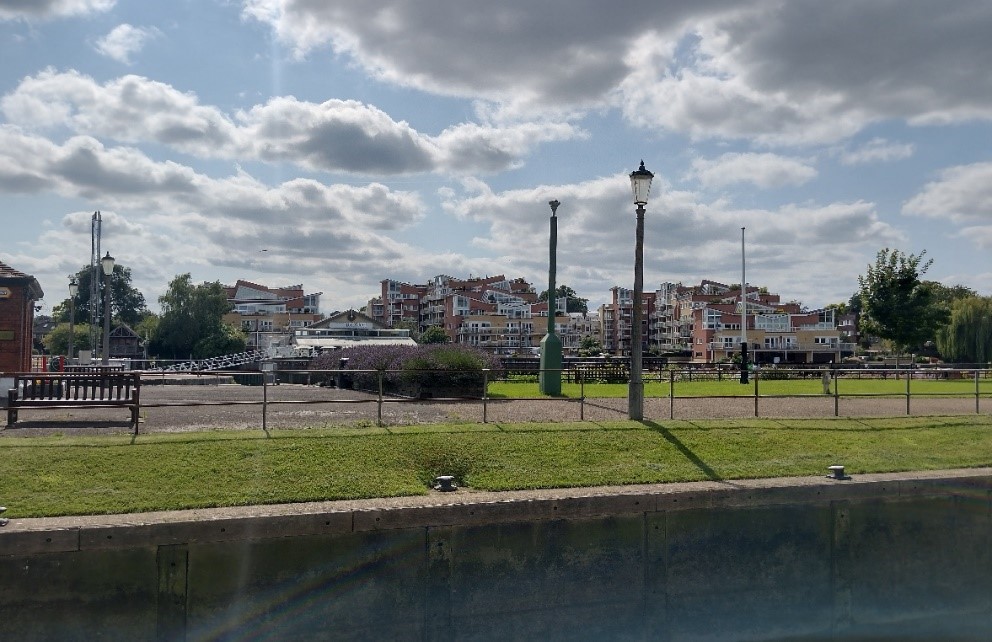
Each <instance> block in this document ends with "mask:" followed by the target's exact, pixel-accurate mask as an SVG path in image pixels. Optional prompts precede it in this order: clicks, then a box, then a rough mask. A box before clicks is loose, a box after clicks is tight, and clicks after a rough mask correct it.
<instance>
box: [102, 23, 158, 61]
mask: <svg viewBox="0 0 992 642" xmlns="http://www.w3.org/2000/svg"><path fill="white" fill-rule="evenodd" d="M159 35H160V32H159V30H158V29H155V28H151V29H145V28H142V27H134V26H132V25H129V24H122V25H117V26H116V27H114V29H113V30H112V31H111V32H110V33H108V34H107V35H106V36H104V37H103V38H100V39H99V40H97V41H96V50H97V51H98V52H100V53H101V54H103V55H104V56H107V57H108V58H112V59H114V60H116V61H117V62H120V63H124V64H125V65H130V64H131V57H132V56H133V55H134V54H136V53H138V52H139V51H141V50H142V49H143V48H144V47H145V44H147V43H148V41H149V40H151V39H152V38H156V37H157V36H159Z"/></svg>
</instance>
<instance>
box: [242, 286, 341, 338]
mask: <svg viewBox="0 0 992 642" xmlns="http://www.w3.org/2000/svg"><path fill="white" fill-rule="evenodd" d="M224 290H225V291H226V293H227V300H228V302H229V303H230V304H231V308H232V310H231V312H229V313H227V314H226V315H224V323H228V324H230V325H233V326H234V327H236V328H240V329H241V331H242V332H244V333H245V334H246V335H247V337H248V347H249V348H250V349H257V350H269V349H272V348H277V347H287V348H288V347H290V346H291V345H292V342H293V334H294V332H295V331H296V330H298V329H301V328H306V327H308V326H310V325H312V324H313V323H315V322H316V321H319V320H320V319H322V318H323V316H322V315H321V314H320V296H321V294H322V293H320V292H317V293H314V294H306V293H305V292H304V290H303V285H302V284H301V285H289V286H286V287H276V288H270V287H267V286H264V285H260V284H258V283H252V282H251V281H244V280H241V279H239V280H238V282H237V283H236V284H234V285H233V286H224Z"/></svg>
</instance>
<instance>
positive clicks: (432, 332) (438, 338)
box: [418, 325, 448, 344]
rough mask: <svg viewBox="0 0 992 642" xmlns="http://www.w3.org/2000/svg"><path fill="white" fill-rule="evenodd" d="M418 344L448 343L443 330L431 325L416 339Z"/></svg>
mask: <svg viewBox="0 0 992 642" xmlns="http://www.w3.org/2000/svg"><path fill="white" fill-rule="evenodd" d="M418 343H420V344H428V343H448V335H447V334H446V333H445V331H444V328H442V327H441V326H439V325H432V326H431V327H429V328H427V329H426V330H424V332H423V333H422V334H421V335H420V339H418Z"/></svg>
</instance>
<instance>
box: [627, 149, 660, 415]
mask: <svg viewBox="0 0 992 642" xmlns="http://www.w3.org/2000/svg"><path fill="white" fill-rule="evenodd" d="M653 178H654V174H652V173H651V172H649V171H648V170H646V169H644V161H643V160H642V161H641V166H640V167H639V168H638V169H637V170H636V171H634V172H631V173H630V189H631V190H632V191H633V193H634V205H636V206H637V210H636V212H637V231H636V233H635V237H634V239H635V241H634V301H633V315H632V319H631V328H630V387H629V390H628V392H627V416H628V417H629V418H630V419H633V420H635V421H641V420H642V419H644V380H643V377H642V365H641V318H642V314H643V313H642V310H641V298H642V297H643V290H644V206H645V205H647V204H648V194H649V193H650V192H651V179H653Z"/></svg>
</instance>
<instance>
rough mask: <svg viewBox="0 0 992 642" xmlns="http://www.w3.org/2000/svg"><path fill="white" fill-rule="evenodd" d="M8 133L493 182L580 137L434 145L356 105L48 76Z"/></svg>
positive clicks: (488, 130)
mask: <svg viewBox="0 0 992 642" xmlns="http://www.w3.org/2000/svg"><path fill="white" fill-rule="evenodd" d="M0 110H2V111H3V113H4V115H5V116H6V117H7V119H8V120H9V121H10V122H12V123H18V124H22V125H23V126H25V127H27V126H31V127H34V128H36V129H45V128H52V127H57V126H63V127H69V128H70V129H72V130H73V131H75V132H77V133H80V134H85V135H90V136H98V137H105V138H110V139H113V140H117V141H121V142H126V143H134V144H140V143H145V142H155V143H161V144H164V145H168V146H171V147H173V148H175V149H178V150H180V151H183V152H186V153H190V154H194V155H197V156H200V157H205V158H211V157H212V158H226V159H237V160H249V159H257V160H263V161H267V162H288V163H295V164H297V165H299V166H301V167H305V168H307V169H312V170H324V171H345V172H351V173H359V174H370V175H393V174H409V173H422V172H435V171H447V172H454V173H471V172H492V171H499V170H503V169H507V168H511V167H514V166H515V165H516V164H518V163H519V162H521V159H522V158H524V157H525V156H526V155H527V154H529V153H530V151H531V150H532V149H533V148H534V146H535V145H538V144H540V143H543V142H548V141H555V140H567V139H571V138H577V137H581V136H582V135H583V134H582V132H581V130H579V129H577V128H576V127H574V126H573V125H570V124H568V123H555V122H552V123H544V124H535V123H520V124H511V125H507V126H502V127H498V126H491V125H481V124H456V125H453V126H451V127H449V128H448V129H446V130H444V131H442V132H441V133H440V134H439V135H437V136H430V135H427V134H424V133H422V132H419V131H417V130H415V129H413V128H412V127H411V126H410V125H409V124H407V123H406V122H402V121H396V120H393V119H392V118H391V117H390V116H389V115H388V114H386V113H385V112H383V111H381V110H380V109H377V108H376V107H374V106H371V105H366V104H364V103H360V102H358V101H354V100H338V99H332V100H327V101H325V102H323V103H319V104H318V103H312V102H307V101H301V100H297V99H296V98H294V97H292V96H288V97H276V98H272V99H271V100H269V101H268V102H266V103H265V104H262V105H255V106H254V107H252V108H250V109H246V110H241V111H239V112H237V113H235V114H234V115H233V116H229V115H228V114H225V113H224V112H223V111H221V110H220V109H218V108H217V107H214V106H210V105H203V104H201V103H200V102H199V99H198V98H197V97H196V96H195V95H193V94H190V93H184V92H181V91H179V90H177V89H175V88H174V87H172V86H170V85H167V84H165V83H161V82H157V81H153V80H150V79H148V78H144V77H141V76H135V75H127V76H123V77H121V78H117V79H114V80H110V81H108V82H106V83H104V84H102V85H101V84H99V83H97V82H96V81H94V80H93V79H92V78H90V77H88V76H85V75H82V74H80V73H78V72H74V71H69V72H58V71H56V70H54V69H46V70H44V71H42V72H40V73H38V74H37V75H35V76H32V77H28V78H25V79H23V80H22V81H21V83H20V84H19V85H18V87H17V88H16V89H15V90H14V91H12V92H11V93H9V94H7V95H6V96H4V97H3V99H2V100H0Z"/></svg>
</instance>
